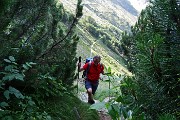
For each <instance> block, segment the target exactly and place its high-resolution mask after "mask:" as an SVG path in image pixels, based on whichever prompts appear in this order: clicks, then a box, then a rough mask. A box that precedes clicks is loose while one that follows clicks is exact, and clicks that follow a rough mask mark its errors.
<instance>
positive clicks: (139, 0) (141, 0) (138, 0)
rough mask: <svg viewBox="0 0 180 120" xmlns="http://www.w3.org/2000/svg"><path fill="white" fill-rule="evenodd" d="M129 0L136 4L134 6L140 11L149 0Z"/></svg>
mask: <svg viewBox="0 0 180 120" xmlns="http://www.w3.org/2000/svg"><path fill="white" fill-rule="evenodd" d="M129 1H130V2H131V4H132V5H133V6H134V8H136V9H137V10H138V11H141V10H142V9H144V8H145V7H146V5H147V3H146V1H147V0H129Z"/></svg>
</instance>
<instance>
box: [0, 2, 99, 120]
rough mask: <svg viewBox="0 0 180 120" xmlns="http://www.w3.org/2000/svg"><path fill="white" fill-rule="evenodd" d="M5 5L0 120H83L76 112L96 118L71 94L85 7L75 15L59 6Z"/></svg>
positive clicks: (1, 26) (1, 30) (0, 53)
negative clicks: (78, 119)
mask: <svg viewBox="0 0 180 120" xmlns="http://www.w3.org/2000/svg"><path fill="white" fill-rule="evenodd" d="M0 5H1V7H0V8H1V10H0V21H1V23H0V41H1V44H0V48H1V49H0V79H1V80H0V96H1V97H0V119H2V120H3V119H4V120H7V119H8V120H11V119H18V120H24V119H26V120H31V119H33V120H34V119H37V120H38V119H39V120H41V119H48V120H50V119H51V118H52V119H64V120H65V119H66V120H69V119H73V118H75V117H77V114H76V112H77V111H74V108H73V107H75V108H76V109H77V110H78V111H83V113H84V114H85V113H88V112H90V113H91V111H88V110H87V108H88V106H87V105H84V104H83V103H81V102H80V101H79V100H78V99H77V98H76V97H75V96H74V95H73V94H72V92H71V91H72V88H71V86H72V84H73V80H74V79H75V78H76V74H75V70H76V62H77V58H76V46H77V42H78V39H79V38H78V36H77V35H76V34H75V25H76V24H77V22H78V20H79V18H80V17H81V16H82V6H81V1H80V0H79V1H78V3H77V10H76V14H75V15H72V14H70V13H68V12H66V11H65V10H64V8H63V5H62V4H60V3H59V2H57V1H56V0H38V1H34V0H25V1H24V0H14V1H12V0H3V1H1V3H0ZM67 48H68V49H67ZM77 105H78V106H77ZM65 106H66V107H65ZM84 108H85V109H84ZM63 112H64V113H63ZM65 113H66V115H62V114H65ZM67 113H69V114H67ZM83 113H81V114H83ZM95 117H97V114H96V115H95ZM87 118H88V114H87Z"/></svg>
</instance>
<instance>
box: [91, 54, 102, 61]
mask: <svg viewBox="0 0 180 120" xmlns="http://www.w3.org/2000/svg"><path fill="white" fill-rule="evenodd" d="M94 59H99V60H100V61H101V56H98V55H96V56H94V57H93V60H94Z"/></svg>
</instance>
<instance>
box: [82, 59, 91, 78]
mask: <svg viewBox="0 0 180 120" xmlns="http://www.w3.org/2000/svg"><path fill="white" fill-rule="evenodd" d="M92 61H93V58H86V61H85V64H86V63H88V67H87V69H86V70H84V71H83V74H82V78H86V77H87V74H88V72H89V69H90V66H91V62H92Z"/></svg>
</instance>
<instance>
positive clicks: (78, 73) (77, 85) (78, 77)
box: [77, 56, 81, 93]
mask: <svg viewBox="0 0 180 120" xmlns="http://www.w3.org/2000/svg"><path fill="white" fill-rule="evenodd" d="M79 63H81V56H80V57H79ZM79 63H78V80H79V70H80V67H81V66H79ZM78 80H77V93H78Z"/></svg>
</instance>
